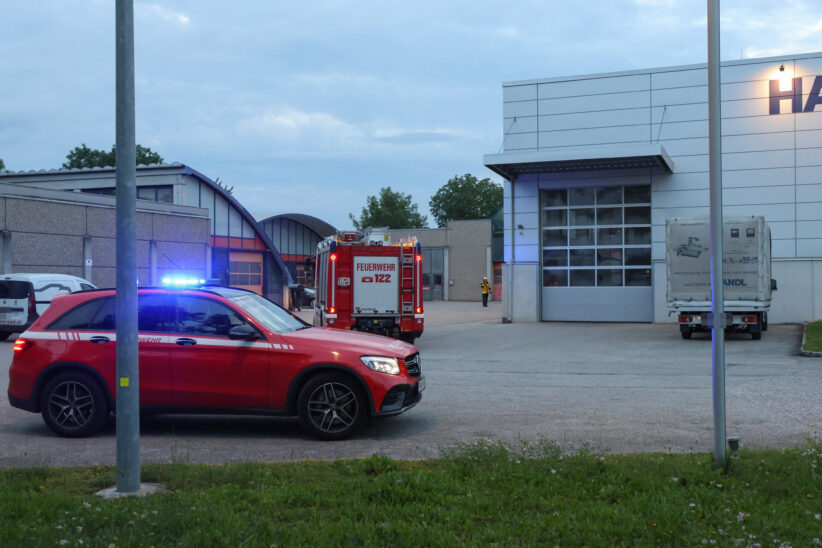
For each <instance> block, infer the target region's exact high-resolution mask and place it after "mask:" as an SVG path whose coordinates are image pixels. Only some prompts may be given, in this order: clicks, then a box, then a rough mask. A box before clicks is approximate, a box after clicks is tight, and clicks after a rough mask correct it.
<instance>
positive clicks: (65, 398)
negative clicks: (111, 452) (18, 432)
mask: <svg viewBox="0 0 822 548" xmlns="http://www.w3.org/2000/svg"><path fill="white" fill-rule="evenodd" d="M40 409H41V412H42V414H43V420H44V421H46V425H47V426H48V427H49V428H51V429H52V430H53V431H54V433H55V434H57V435H58V436H63V437H66V438H82V437H84V436H90V435H91V434H94V433H95V432H97V431H98V430H100V428H102V427H103V424H104V423H105V422H106V418H108V414H109V413H108V404H107V403H106V398H105V394H104V393H103V390H102V389H101V388H100V384H99V383H98V382H97V381H96V380H94V378H92V377H91V376H90V375H88V374H87V373H83V372H81V371H72V372H68V373H60V374H58V375H57V376H55V377H54V378H52V379H51V380H50V381H49V382H48V384H46V388H45V389H44V390H43V394H42V396H41V400H40Z"/></svg>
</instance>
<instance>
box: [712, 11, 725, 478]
mask: <svg viewBox="0 0 822 548" xmlns="http://www.w3.org/2000/svg"><path fill="white" fill-rule="evenodd" d="M721 92H722V84H721V77H720V64H719V0H708V120H709V122H708V124H709V131H708V137H709V143H710V158H711V159H710V166H711V299H712V301H713V303H712V311H713V327H712V330H711V332H712V335H713V379H714V386H713V388H714V465H715V466H717V467H724V466H725V295H724V291H723V288H722V103H721V101H722V99H721V97H722V95H721Z"/></svg>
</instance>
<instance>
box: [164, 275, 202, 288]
mask: <svg viewBox="0 0 822 548" xmlns="http://www.w3.org/2000/svg"><path fill="white" fill-rule="evenodd" d="M162 282H163V285H166V286H171V287H191V286H197V285H204V284H205V280H201V279H199V278H184V277H174V278H170V277H167V278H163V280H162Z"/></svg>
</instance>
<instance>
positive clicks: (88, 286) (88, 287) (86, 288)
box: [80, 282, 96, 291]
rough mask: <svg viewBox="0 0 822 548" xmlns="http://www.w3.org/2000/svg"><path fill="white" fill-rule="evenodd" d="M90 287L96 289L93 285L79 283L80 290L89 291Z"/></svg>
mask: <svg viewBox="0 0 822 548" xmlns="http://www.w3.org/2000/svg"><path fill="white" fill-rule="evenodd" d="M92 289H96V288H95V287H94V286H93V285H89V284H84V283H82V282H81V283H80V291H90V290H92Z"/></svg>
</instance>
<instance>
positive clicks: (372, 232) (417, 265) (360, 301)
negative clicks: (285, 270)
mask: <svg viewBox="0 0 822 548" xmlns="http://www.w3.org/2000/svg"><path fill="white" fill-rule="evenodd" d="M421 251H422V249H421V247H420V244H419V242H418V241H417V239H416V238H407V239H405V240H402V241H398V242H389V241H388V232H387V229H369V230H368V231H366V232H365V233H360V232H338V233H337V234H336V235H334V236H331V237H329V238H326V239H325V240H323V241H322V242H320V243H319V245H318V246H317V271H316V302H315V304H314V325H316V326H322V327H334V328H338V329H351V330H356V331H366V332H369V333H376V334H378V335H385V336H388V337H394V338H395V339H402V340H404V341H407V342H413V341H414V339H416V338H417V337H419V336H420V335H422V330H423V319H424V313H423V305H422V253H421Z"/></svg>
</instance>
